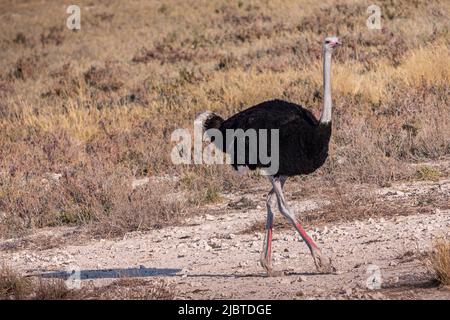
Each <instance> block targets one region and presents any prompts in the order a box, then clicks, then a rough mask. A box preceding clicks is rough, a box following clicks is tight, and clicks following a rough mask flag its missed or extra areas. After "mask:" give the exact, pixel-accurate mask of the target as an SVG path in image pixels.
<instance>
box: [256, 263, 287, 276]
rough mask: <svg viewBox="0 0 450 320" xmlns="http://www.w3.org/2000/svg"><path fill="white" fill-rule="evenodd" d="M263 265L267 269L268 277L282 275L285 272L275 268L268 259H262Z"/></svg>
mask: <svg viewBox="0 0 450 320" xmlns="http://www.w3.org/2000/svg"><path fill="white" fill-rule="evenodd" d="M260 263H261V266H262V267H263V268H264V269H265V270H266V273H267V276H268V277H282V276H284V272H283V271H281V270H274V269H273V267H272V264H270V263H268V261H267V260H265V259H261V260H260Z"/></svg>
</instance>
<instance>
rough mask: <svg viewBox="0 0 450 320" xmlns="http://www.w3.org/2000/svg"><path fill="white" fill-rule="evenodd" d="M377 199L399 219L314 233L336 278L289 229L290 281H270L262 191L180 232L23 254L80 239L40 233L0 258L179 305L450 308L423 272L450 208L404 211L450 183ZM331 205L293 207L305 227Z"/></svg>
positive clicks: (283, 238)
mask: <svg viewBox="0 0 450 320" xmlns="http://www.w3.org/2000/svg"><path fill="white" fill-rule="evenodd" d="M372 192H373V194H375V195H377V197H378V198H379V201H382V202H390V201H391V202H392V201H394V202H395V203H397V205H398V206H397V208H400V209H397V210H398V212H396V213H389V214H388V215H386V214H382V213H380V215H379V216H378V217H377V218H369V219H362V220H353V221H348V222H339V223H320V224H319V226H320V227H316V228H312V230H311V228H309V233H310V234H311V236H312V237H313V238H314V239H315V241H316V242H317V244H318V245H319V246H320V247H321V248H322V250H323V251H324V253H326V254H327V255H329V256H330V257H331V259H332V260H333V263H334V265H335V267H336V269H337V272H336V274H318V273H316V271H315V267H314V264H313V260H312V259H311V257H310V254H309V251H308V249H307V247H306V245H305V244H304V243H303V242H302V241H301V240H299V238H298V236H297V235H296V234H295V232H294V230H293V229H292V228H287V227H286V225H282V227H281V228H278V229H275V231H274V232H275V233H274V242H273V250H274V264H275V266H276V268H277V269H279V270H283V271H285V273H286V275H285V276H282V277H266V276H265V274H264V273H263V270H262V268H261V267H260V266H259V264H258V260H259V255H260V250H261V248H262V241H263V233H262V232H263V230H259V231H255V232H253V231H252V230H253V229H255V226H257V225H260V224H261V225H262V221H264V219H265V210H264V194H263V193H262V192H261V194H259V193H260V192H258V194H259V195H258V201H256V202H255V203H253V204H251V203H250V204H247V207H245V206H244V208H242V207H239V205H230V203H231V204H236V203H237V204H239V203H240V201H239V200H240V199H239V197H236V196H235V195H228V196H227V201H224V202H223V203H222V204H217V205H210V206H209V207H207V209H206V210H205V211H206V212H208V213H206V214H203V215H200V216H198V217H195V218H187V219H186V220H185V223H183V224H182V225H178V226H172V227H167V228H163V229H160V230H154V231H150V232H133V233H128V234H126V235H125V236H124V237H123V238H121V239H116V240H105V239H98V240H85V241H77V242H75V243H74V244H71V243H70V241H65V242H61V243H62V245H59V246H58V245H56V244H54V245H45V243H44V245H41V247H33V246H24V248H21V247H20V245H19V246H18V245H17V243H20V242H24V241H25V242H26V241H28V242H30V243H33V239H36V238H38V239H61V238H64V237H67V236H68V235H70V234H72V233H73V232H74V229H71V228H50V229H43V230H40V231H39V232H36V233H34V234H32V235H30V236H28V238H26V239H10V240H3V241H2V242H1V243H0V248H2V251H0V259H1V260H2V261H3V262H6V263H7V264H8V265H10V266H12V267H13V268H14V269H16V270H18V271H20V272H21V273H23V274H28V275H30V276H36V275H40V276H44V277H61V278H67V277H68V274H67V273H66V270H72V269H76V268H79V269H80V270H81V279H82V280H81V284H82V287H84V286H86V285H89V286H90V287H92V286H95V287H99V286H104V285H107V284H109V283H111V282H112V281H113V280H116V279H122V278H129V277H132V278H135V277H137V278H142V279H155V278H158V279H163V280H165V281H166V282H168V283H169V284H172V285H173V286H174V288H175V290H176V295H175V297H176V298H181V299H225V298H232V299H389V298H402V299H409V298H411V299H412V298H415V299H417V298H425V299H428V298H434V299H450V290H449V289H448V288H445V287H439V286H438V285H437V284H436V283H434V282H433V278H432V275H431V274H430V272H429V271H428V270H427V268H426V266H425V263H424V261H425V259H426V258H425V257H426V254H427V252H428V251H429V250H430V247H431V245H432V243H433V239H436V238H438V237H441V236H446V235H448V234H449V231H450V210H448V202H447V203H445V201H444V203H442V202H440V203H439V204H437V205H436V207H435V208H434V209H433V210H431V211H430V210H428V211H425V213H418V212H416V213H412V214H408V215H402V214H403V213H402V212H401V211H402V209H401V208H402V204H404V205H405V210H406V209H407V208H406V207H407V206H409V205H410V204H411V202H414V201H411V200H412V199H415V198H417V197H420V196H421V195H423V194H427V195H428V196H429V197H434V198H441V199H447V201H448V199H449V196H450V180H440V181H438V182H414V183H408V184H398V185H394V186H391V187H389V188H382V189H377V190H372ZM247 196H250V195H247ZM328 202H329V201H327V199H321V200H317V199H314V198H310V199H303V200H301V201H299V200H293V201H291V206H292V207H293V209H294V210H295V211H296V213H297V215H298V216H299V217H300V218H301V217H302V214H307V213H308V211H311V210H317V209H318V208H320V207H321V206H324V205H326V204H327V203H328ZM349 210H351V208H350V209H349ZM407 212H411V210H409V211H407ZM276 219H277V220H281V219H284V218H282V217H281V216H280V215H277V216H276ZM49 243H52V241H51V240H49ZM371 268H372V269H371ZM373 268H375V270H377V268H379V271H380V273H379V275H380V277H381V280H380V281H378V280H377V281H378V282H376V283H379V284H380V285H381V288H379V289H370V288H368V287H367V281H368V279H369V278H370V276H371V272H370V270H374V269H373ZM130 283H133V282H130Z"/></svg>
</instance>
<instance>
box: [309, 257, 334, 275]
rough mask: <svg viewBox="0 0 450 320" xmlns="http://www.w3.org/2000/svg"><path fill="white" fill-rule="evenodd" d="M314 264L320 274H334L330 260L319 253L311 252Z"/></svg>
mask: <svg viewBox="0 0 450 320" xmlns="http://www.w3.org/2000/svg"><path fill="white" fill-rule="evenodd" d="M313 258H314V264H315V265H316V269H317V271H318V272H320V273H335V272H336V268H335V267H334V266H333V264H332V262H331V259H330V258H328V257H325V256H324V255H322V253H320V252H313Z"/></svg>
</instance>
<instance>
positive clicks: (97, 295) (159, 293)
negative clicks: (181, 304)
mask: <svg viewBox="0 0 450 320" xmlns="http://www.w3.org/2000/svg"><path fill="white" fill-rule="evenodd" d="M175 293H176V292H175V289H174V287H173V285H170V284H168V283H167V282H166V281H164V280H152V281H148V280H144V279H133V278H123V279H119V280H115V281H113V282H112V283H110V284H109V285H106V286H103V287H93V288H87V289H84V290H83V293H82V299H95V300H115V299H121V300H173V299H174V297H175Z"/></svg>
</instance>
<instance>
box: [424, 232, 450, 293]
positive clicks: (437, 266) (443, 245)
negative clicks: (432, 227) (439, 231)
mask: <svg viewBox="0 0 450 320" xmlns="http://www.w3.org/2000/svg"><path fill="white" fill-rule="evenodd" d="M426 263H427V266H428V268H429V269H430V271H431V272H432V273H433V274H434V276H435V277H436V280H437V281H439V283H440V284H442V285H444V286H448V285H450V241H449V240H446V239H440V240H438V241H436V243H435V244H434V246H433V250H432V251H431V253H430V255H429V258H428V260H427V261H426Z"/></svg>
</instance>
